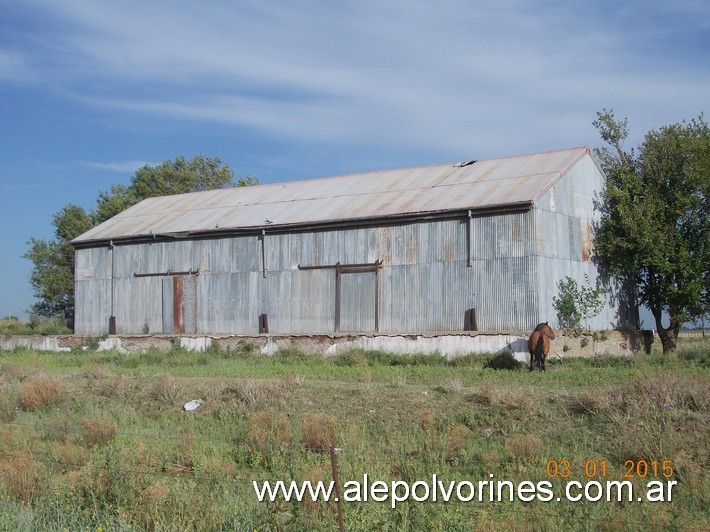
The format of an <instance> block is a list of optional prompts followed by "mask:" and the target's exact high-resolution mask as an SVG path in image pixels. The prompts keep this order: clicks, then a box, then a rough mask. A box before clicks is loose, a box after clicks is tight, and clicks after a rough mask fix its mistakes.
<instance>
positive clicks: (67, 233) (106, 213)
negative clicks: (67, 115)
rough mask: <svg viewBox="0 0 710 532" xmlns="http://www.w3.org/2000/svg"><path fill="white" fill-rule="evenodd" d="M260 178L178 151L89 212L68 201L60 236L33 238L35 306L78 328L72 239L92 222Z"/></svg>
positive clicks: (59, 220) (57, 221)
mask: <svg viewBox="0 0 710 532" xmlns="http://www.w3.org/2000/svg"><path fill="white" fill-rule="evenodd" d="M258 183H259V181H258V180H257V179H256V178H255V177H253V176H247V177H244V178H239V179H238V180H237V181H235V180H234V172H233V171H232V169H231V168H230V167H229V166H227V164H225V163H224V162H222V160H220V159H219V158H218V157H214V158H209V157H205V156H204V155H196V156H194V157H193V158H192V159H190V160H186V159H185V158H183V157H178V158H177V159H175V160H174V161H165V162H164V163H161V164H159V165H158V166H155V167H152V166H149V165H145V166H143V167H142V168H140V169H138V170H137V171H136V172H135V174H134V175H133V177H131V182H130V185H123V184H118V185H114V186H112V187H111V190H110V191H109V192H101V193H99V196H98V198H97V200H96V209H95V210H93V211H90V212H88V213H87V212H86V211H84V209H82V208H81V207H78V206H76V205H68V206H66V207H64V208H63V209H62V210H60V211H59V212H58V213H56V214H55V215H54V217H53V219H52V225H53V226H54V228H55V237H54V238H53V239H49V240H41V239H36V238H32V239H30V240H29V241H28V243H27V244H28V246H29V249H28V251H27V252H26V253H25V254H24V255H23V257H24V258H26V259H28V260H30V261H31V262H32V264H33V269H32V273H31V274H30V283H31V285H32V288H33V289H34V294H35V297H36V298H37V299H38V302H37V303H35V304H34V305H33V306H32V308H31V312H32V313H33V314H36V315H39V316H46V317H61V318H63V319H64V320H65V321H66V323H67V325H68V326H69V327H71V328H73V326H74V248H73V247H72V245H71V244H70V242H71V241H72V240H73V239H74V238H76V237H78V236H79V235H81V234H82V233H84V232H86V231H88V230H89V229H91V228H92V227H94V226H96V225H98V224H100V223H102V222H104V221H106V220H108V219H109V218H111V217H113V216H115V215H117V214H118V213H120V212H122V211H124V210H126V209H127V208H129V207H131V206H133V205H135V204H136V203H138V202H139V201H141V200H143V199H145V198H149V197H154V196H168V195H171V194H184V193H187V192H198V191H201V190H213V189H218V188H228V187H234V186H248V185H257V184H258Z"/></svg>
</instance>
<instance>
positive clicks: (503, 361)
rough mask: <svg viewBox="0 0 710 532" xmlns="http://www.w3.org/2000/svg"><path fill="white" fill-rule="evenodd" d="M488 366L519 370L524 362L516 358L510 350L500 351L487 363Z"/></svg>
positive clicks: (496, 368) (497, 368)
mask: <svg viewBox="0 0 710 532" xmlns="http://www.w3.org/2000/svg"><path fill="white" fill-rule="evenodd" d="M486 367H487V368H490V369H495V370H499V369H507V370H519V369H521V368H522V367H523V363H522V362H519V361H518V360H515V358H513V355H512V354H511V353H508V352H503V353H498V354H497V355H496V356H494V357H493V358H492V359H490V360H489V361H488V363H487V364H486Z"/></svg>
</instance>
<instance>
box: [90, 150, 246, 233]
mask: <svg viewBox="0 0 710 532" xmlns="http://www.w3.org/2000/svg"><path fill="white" fill-rule="evenodd" d="M258 184H259V181H258V180H257V179H256V178H254V177H252V176H247V177H246V178H239V180H238V181H237V182H235V181H234V171H233V170H232V169H231V168H230V167H229V166H227V164H226V163H224V162H222V160H221V159H220V158H219V157H214V158H210V157H205V156H204V155H201V154H200V155H195V156H194V157H193V158H192V159H190V160H189V161H188V160H186V159H185V158H184V157H178V158H177V159H175V160H174V161H165V162H163V163H161V164H159V165H158V166H150V165H145V166H143V167H142V168H139V169H138V170H136V172H135V174H133V177H132V178H131V184H130V185H128V186H126V185H120V184H119V185H114V186H113V187H111V191H110V192H101V193H100V194H99V197H98V199H97V201H96V211H95V213H94V214H93V219H94V222H95V223H97V224H99V223H101V222H104V221H106V220H108V219H109V218H111V217H113V216H116V215H117V214H118V213H119V212H123V211H125V210H126V209H127V208H128V207H131V206H133V205H135V204H136V203H138V202H139V201H142V200H144V199H145V198H152V197H155V196H170V195H173V194H186V193H188V192H199V191H201V190H214V189H218V188H229V187H234V186H247V185H258Z"/></svg>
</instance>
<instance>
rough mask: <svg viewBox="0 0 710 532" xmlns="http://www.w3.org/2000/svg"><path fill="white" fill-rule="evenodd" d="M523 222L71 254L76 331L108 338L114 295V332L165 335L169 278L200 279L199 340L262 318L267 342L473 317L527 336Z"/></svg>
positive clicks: (530, 296)
mask: <svg viewBox="0 0 710 532" xmlns="http://www.w3.org/2000/svg"><path fill="white" fill-rule="evenodd" d="M531 220H532V216H531V213H530V212H528V213H520V214H508V215H500V216H486V217H481V218H473V219H472V221H471V222H470V228H469V220H468V218H461V219H449V220H437V221H428V222H418V223H408V224H400V225H390V226H383V227H361V228H352V229H338V230H328V231H318V232H310V233H306V232H303V233H290V234H273V235H270V234H268V233H267V234H266V236H265V237H264V238H263V239H262V238H261V237H259V236H246V237H234V238H218V239H205V240H176V241H172V242H156V243H152V244H131V245H120V246H115V247H114V248H113V249H109V248H108V247H105V248H93V249H79V250H77V276H76V279H77V310H78V314H77V332H79V333H84V334H103V333H105V332H106V331H107V327H108V317H109V316H110V315H111V314H112V311H111V293H112V292H113V294H114V298H113V299H114V302H113V315H115V316H116V323H117V332H119V333H140V332H145V331H148V332H172V331H173V330H174V325H173V321H174V312H173V311H172V310H171V309H173V308H174V307H175V305H176V304H178V305H179V304H183V305H184V304H185V303H184V302H182V303H181V302H176V301H174V300H173V299H172V298H173V292H172V291H171V290H172V289H171V288H170V287H171V286H172V285H170V284H169V281H166V279H168V280H169V279H171V278H172V277H174V275H175V272H181V273H180V274H181V275H186V274H187V273H189V272H194V271H197V270H198V271H199V273H198V274H197V275H196V276H195V295H194V297H195V299H196V301H195V306H196V317H195V321H196V332H198V333H239V332H245V333H246V332H248V333H254V332H258V331H259V316H260V315H261V314H267V315H268V323H269V331H270V332H275V333H276V332H284V333H288V332H293V333H329V332H334V331H335V329H336V326H339V330H340V331H353V332H358V331H374V330H375V327H376V326H377V327H378V329H379V331H381V332H415V333H416V332H435V331H460V330H463V329H464V326H465V315H466V311H467V310H468V309H471V308H476V317H477V322H478V328H479V329H481V330H483V329H485V330H511V329H521V328H523V329H526V328H528V327H529V325H530V324H532V323H533V322H534V321H535V319H537V317H536V313H535V312H536V310H535V309H536V305H537V302H536V297H535V291H534V273H535V271H534V266H535V262H534V260H532V258H531V257H530V256H529V253H530V251H531V249H532V247H534V244H533V243H532V242H531V240H532V236H531V235H532V232H533V229H534V227H533V224H532V221H531ZM262 246H263V249H262ZM469 246H471V248H470V249H469ZM262 253H263V257H264V259H265V260H264V261H262ZM469 255H470V256H471V257H470V258H469ZM112 256H113V258H112ZM112 260H113V282H112V281H111V261H112ZM376 261H381V265H380V266H379V268H377V271H375V270H374V269H373V270H370V271H364V272H363V271H353V272H347V273H341V274H340V279H339V281H338V279H337V277H338V276H337V273H336V269H335V268H334V266H335V264H337V263H340V264H341V265H343V266H346V265H349V264H374V263H375V262H376ZM469 263H470V265H469ZM299 265H301V266H305V267H308V266H332V267H330V268H323V269H299ZM168 272H171V273H170V275H168ZM135 274H139V275H141V277H135V276H134V275H135ZM147 274H151V276H145V275H147ZM161 274H162V275H161ZM338 284H339V288H338ZM111 286H113V290H112V289H111ZM338 290H339V291H340V292H339V294H337V293H336V292H338ZM336 305H337V307H336ZM336 314H337V315H338V316H339V323H337V324H336ZM531 316H535V317H534V318H531ZM188 328H191V327H188ZM186 332H190V331H188V330H186Z"/></svg>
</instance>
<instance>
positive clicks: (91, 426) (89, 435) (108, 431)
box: [81, 417, 116, 447]
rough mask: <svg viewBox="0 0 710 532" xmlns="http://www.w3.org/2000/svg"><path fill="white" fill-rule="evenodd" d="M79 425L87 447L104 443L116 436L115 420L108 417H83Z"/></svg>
mask: <svg viewBox="0 0 710 532" xmlns="http://www.w3.org/2000/svg"><path fill="white" fill-rule="evenodd" d="M81 427H82V432H83V435H84V443H85V444H86V446H87V447H93V446H94V445H106V444H107V443H109V442H110V441H113V439H114V438H115V437H116V422H115V421H114V420H113V419H110V418H106V417H98V418H84V419H82V420H81Z"/></svg>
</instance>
